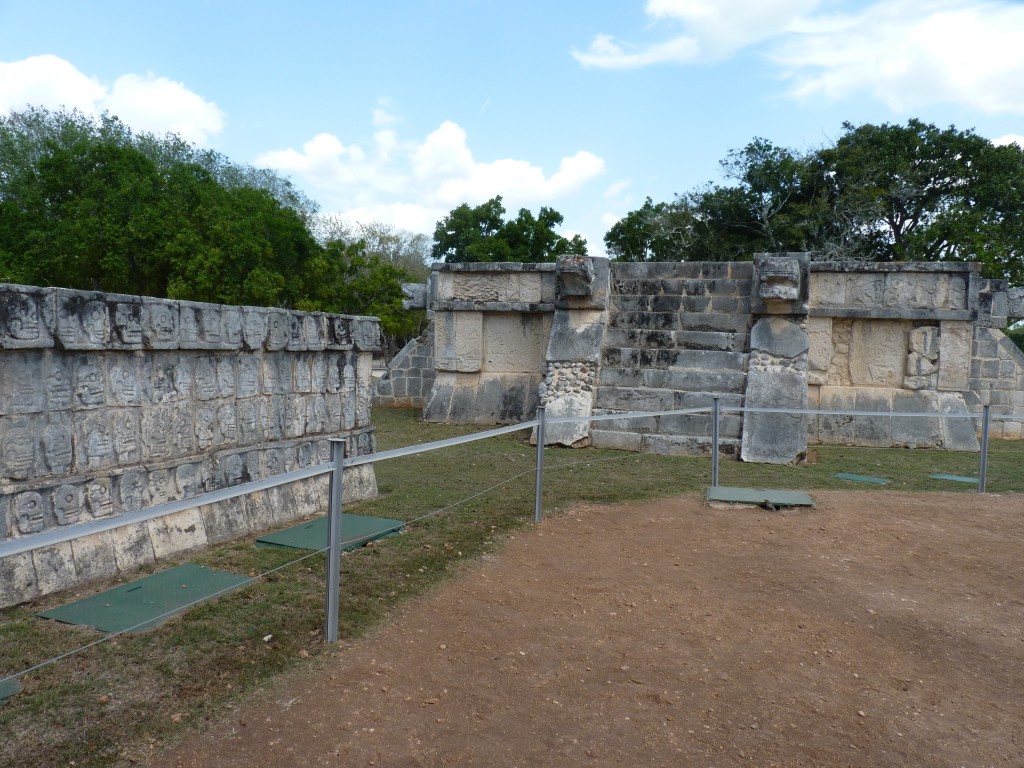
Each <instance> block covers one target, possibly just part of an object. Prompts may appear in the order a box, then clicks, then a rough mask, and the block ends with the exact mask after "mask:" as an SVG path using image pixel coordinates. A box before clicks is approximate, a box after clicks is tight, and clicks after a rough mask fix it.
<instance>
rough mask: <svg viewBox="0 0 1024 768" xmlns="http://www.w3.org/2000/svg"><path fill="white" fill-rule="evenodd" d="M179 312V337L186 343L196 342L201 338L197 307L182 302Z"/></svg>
mask: <svg viewBox="0 0 1024 768" xmlns="http://www.w3.org/2000/svg"><path fill="white" fill-rule="evenodd" d="M178 312H179V315H178V338H179V339H181V341H183V342H185V343H186V344H195V343H196V342H197V341H198V340H199V323H198V322H197V321H196V310H195V308H193V307H190V306H188V305H187V304H182V305H181V306H180V307H179V310H178Z"/></svg>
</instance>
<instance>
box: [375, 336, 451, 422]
mask: <svg viewBox="0 0 1024 768" xmlns="http://www.w3.org/2000/svg"><path fill="white" fill-rule="evenodd" d="M436 377H437V373H436V371H435V370H434V324H433V323H431V324H430V325H428V326H427V328H426V330H425V331H423V333H422V334H420V335H419V337H417V338H415V339H412V340H411V341H410V342H409V343H408V344H406V345H405V346H404V347H402V349H401V351H400V352H399V353H398V354H397V355H395V357H394V359H392V360H391V362H390V363H388V368H387V371H385V372H384V375H383V376H381V377H380V378H379V379H378V380H377V381H376V382H375V383H374V385H373V397H372V403H373V405H375V406H382V407H384V408H422V407H423V406H424V405H426V404H427V397H428V396H429V395H430V390H431V389H432V388H433V386H434V379H435V378H436Z"/></svg>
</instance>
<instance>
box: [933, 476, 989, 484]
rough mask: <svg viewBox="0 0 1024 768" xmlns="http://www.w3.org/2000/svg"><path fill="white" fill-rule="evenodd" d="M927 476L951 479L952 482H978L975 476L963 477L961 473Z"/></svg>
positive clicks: (936, 478) (937, 478)
mask: <svg viewBox="0 0 1024 768" xmlns="http://www.w3.org/2000/svg"><path fill="white" fill-rule="evenodd" d="M928 477H930V478H932V479H934V480H952V481H953V482H954V483H971V484H972V485H977V484H978V478H976V477H964V476H963V475H942V474H939V475H928Z"/></svg>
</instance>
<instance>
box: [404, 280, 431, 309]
mask: <svg viewBox="0 0 1024 768" xmlns="http://www.w3.org/2000/svg"><path fill="white" fill-rule="evenodd" d="M402 295H404V296H405V298H404V299H402V309H426V308H427V302H428V301H429V295H428V285H427V283H402Z"/></svg>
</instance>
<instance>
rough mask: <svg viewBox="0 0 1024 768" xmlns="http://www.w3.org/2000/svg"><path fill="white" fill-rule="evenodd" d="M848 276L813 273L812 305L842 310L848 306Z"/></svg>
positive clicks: (811, 275) (811, 277)
mask: <svg viewBox="0 0 1024 768" xmlns="http://www.w3.org/2000/svg"><path fill="white" fill-rule="evenodd" d="M846 285H847V275H846V274H844V273H837V272H811V274H810V305H811V306H812V307H830V308H836V309H838V308H841V307H845V306H846Z"/></svg>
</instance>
